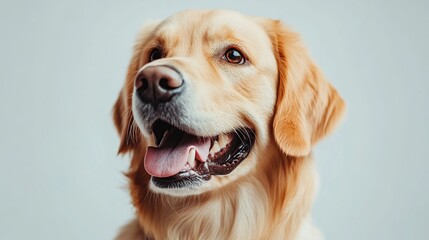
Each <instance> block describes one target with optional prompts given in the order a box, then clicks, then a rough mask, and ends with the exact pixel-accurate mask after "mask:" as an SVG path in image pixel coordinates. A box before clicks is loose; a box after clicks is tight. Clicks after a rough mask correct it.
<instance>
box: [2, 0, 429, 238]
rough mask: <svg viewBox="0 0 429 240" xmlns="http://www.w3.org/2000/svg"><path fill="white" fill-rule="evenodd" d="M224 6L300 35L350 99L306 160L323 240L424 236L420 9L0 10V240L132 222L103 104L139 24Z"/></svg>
mask: <svg viewBox="0 0 429 240" xmlns="http://www.w3.org/2000/svg"><path fill="white" fill-rule="evenodd" d="M188 8H226V9H233V10H237V11H240V12H243V13H246V14H250V15H259V16H265V17H270V18H277V19H282V20H284V22H285V23H287V24H288V25H289V26H291V27H292V28H294V29H295V30H296V31H298V32H300V33H301V35H302V36H303V39H304V40H305V43H306V45H307V46H308V48H309V49H310V52H311V54H312V56H313V58H314V59H315V61H316V62H317V64H318V65H319V66H320V67H321V68H322V69H323V71H324V73H325V75H326V76H327V77H328V78H329V79H330V81H331V82H332V83H333V85H334V86H336V88H337V89H338V91H339V92H340V93H341V95H342V96H343V97H344V99H345V100H346V102H347V116H346V118H345V120H344V121H343V123H342V124H341V126H340V127H339V128H338V129H336V131H335V132H334V134H332V135H331V136H329V137H328V138H326V139H325V140H324V141H322V142H321V143H320V144H318V145H317V147H316V149H315V151H314V156H315V159H316V162H317V165H318V169H319V172H320V178H321V187H320V191H319V195H318V197H317V199H316V202H315V205H314V209H313V213H314V221H315V223H316V224H317V225H318V226H319V227H320V228H321V230H322V231H323V232H324V234H325V236H326V239H332V240H336V239H339V240H344V239H347V240H362V239H377V240H378V239H391V240H396V239H398V240H399V239H407V240H408V239H412V240H419V239H422V240H423V239H429V159H428V151H429V144H428V143H429V141H428V137H429V127H428V124H429V107H428V105H429V97H428V93H429V92H428V90H429V84H428V82H429V79H428V75H429V71H428V69H429V66H428V64H429V47H428V44H429V26H428V25H429V14H428V9H429V4H428V2H427V1H405V0H402V1H387V0H386V1H371V0H365V1H363V0H362V1H339V0H336V1H318V0H312V1H311V0H304V1H259V2H257V1H244V0H241V1H226V0H222V1H220V0H218V1H198V0H193V1H180V2H179V1H164V0H156V1H136V0H134V1H112V0H94V1H83V0H79V1H53V0H50V1H47V0H40V1H29V0H28V1H21V0H15V1H4V0H1V2H0V84H1V85H0V116H1V118H0V239H4V240H16V239H62V240H67V239H112V238H113V237H114V236H115V234H116V232H117V230H118V228H119V227H120V226H121V225H122V224H124V223H125V222H126V221H127V220H129V219H130V218H131V217H132V214H133V208H132V206H131V204H130V199H129V197H128V193H127V191H126V188H125V186H126V179H125V177H124V176H123V175H122V173H121V172H123V171H126V169H127V166H128V158H127V157H118V156H116V150H117V146H118V137H117V135H116V131H115V129H114V127H113V124H112V121H111V107H112V105H113V103H114V101H115V99H116V97H117V95H118V92H119V89H120V87H121V86H122V84H123V81H124V77H125V72H126V67H127V64H128V61H129V58H130V56H131V48H132V45H133V41H134V38H135V36H136V33H137V31H138V30H139V28H140V26H141V25H142V23H143V22H144V21H145V20H148V19H163V18H165V17H167V16H169V15H170V14H172V13H175V12H177V11H180V10H182V9H188Z"/></svg>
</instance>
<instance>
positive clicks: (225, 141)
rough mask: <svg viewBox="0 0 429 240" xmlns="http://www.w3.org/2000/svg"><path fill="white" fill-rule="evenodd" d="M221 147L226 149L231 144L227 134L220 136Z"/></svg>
mask: <svg viewBox="0 0 429 240" xmlns="http://www.w3.org/2000/svg"><path fill="white" fill-rule="evenodd" d="M218 142H219V146H220V147H221V148H223V147H225V146H226V145H227V144H228V143H229V135H227V134H221V135H219V140H218Z"/></svg>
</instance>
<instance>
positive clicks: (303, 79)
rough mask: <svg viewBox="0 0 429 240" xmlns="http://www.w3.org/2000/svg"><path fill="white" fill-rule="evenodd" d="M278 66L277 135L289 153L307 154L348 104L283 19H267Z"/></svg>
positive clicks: (280, 144) (281, 146) (284, 149)
mask: <svg viewBox="0 0 429 240" xmlns="http://www.w3.org/2000/svg"><path fill="white" fill-rule="evenodd" d="M264 25H265V27H266V29H267V32H268V34H269V36H270V38H271V41H272V43H273V49H274V53H275V54H276V60H277V65H278V90H277V91H278V92H277V103H276V112H275V116H274V122H273V124H274V126H273V129H274V136H275V140H276V142H277V144H278V145H279V147H280V148H281V149H282V150H283V152H285V153H286V154H288V155H292V156H306V155H308V154H310V151H311V146H312V145H313V144H314V143H316V142H317V141H318V140H320V139H321V138H322V137H324V136H325V135H327V134H328V133H329V132H330V131H331V130H332V129H333V128H334V126H335V125H336V124H337V123H338V121H339V120H340V118H341V116H342V113H343V112H344V108H345V104H344V101H343V100H342V98H341V97H340V96H339V95H338V93H337V91H336V90H335V89H334V88H333V87H332V85H331V84H330V83H328V82H327V81H326V80H325V78H324V77H323V75H322V73H321V72H320V70H319V69H318V68H317V67H316V66H315V64H314V63H313V61H312V60H311V58H310V57H309V55H308V53H307V51H306V49H305V48H304V47H303V46H302V44H301V40H300V37H299V36H298V34H296V33H294V32H292V31H290V30H289V29H287V28H286V27H285V26H283V24H282V23H281V22H280V21H271V22H270V23H269V24H268V23H267V22H265V24H264Z"/></svg>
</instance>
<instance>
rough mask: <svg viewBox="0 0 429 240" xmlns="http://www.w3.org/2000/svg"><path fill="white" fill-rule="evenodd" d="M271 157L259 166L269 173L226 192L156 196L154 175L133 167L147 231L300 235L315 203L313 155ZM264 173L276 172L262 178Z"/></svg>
mask: <svg viewBox="0 0 429 240" xmlns="http://www.w3.org/2000/svg"><path fill="white" fill-rule="evenodd" d="M270 155H272V156H271V157H272V158H274V159H276V160H275V161H265V163H260V164H259V166H258V168H270V170H269V171H266V170H265V171H264V170H263V169H261V171H257V172H255V173H254V174H253V175H252V174H251V175H250V176H246V177H245V178H242V179H240V180H239V181H236V182H234V183H231V184H229V185H227V186H225V187H224V188H225V189H222V191H217V192H208V193H205V194H202V195H199V196H190V197H172V196H167V195H163V194H155V193H153V192H151V191H150V190H149V189H147V186H148V181H149V180H150V177H149V176H147V174H144V171H142V170H143V169H140V170H139V169H136V168H134V171H133V169H131V171H130V173H129V174H128V177H130V179H131V183H130V184H131V185H132V186H131V190H132V191H131V194H132V197H133V201H134V205H135V206H136V207H137V208H138V209H137V211H138V216H139V222H140V226H141V228H142V231H143V232H144V234H145V235H146V236H147V237H149V238H154V239H175V238H177V237H178V236H180V239H294V238H295V236H296V234H297V232H296V231H297V230H298V229H299V226H300V225H301V224H302V222H303V219H304V218H305V217H306V216H307V215H308V213H309V209H310V207H311V204H312V199H313V192H314V189H313V188H314V186H315V184H314V179H313V176H314V170H313V164H312V161H311V159H310V158H309V157H306V158H295V157H289V156H285V155H283V154H282V153H280V152H277V153H270ZM133 160H135V159H133ZM141 173H143V174H141ZM264 173H270V174H269V175H265V176H258V174H264ZM261 179H262V181H261ZM279 180H280V181H284V182H282V183H279V182H278V181H279ZM274 181H277V182H274ZM136 185H138V186H136ZM298 186H299V187H298ZM303 186H312V187H309V188H307V189H305V188H303ZM142 194H145V196H144V197H142V196H141V195H142ZM136 201H144V203H139V202H136ZM149 206H150V207H149ZM286 206H287V207H286ZM298 210H299V211H298ZM279 231H281V232H279ZM245 235H247V237H246V236H245Z"/></svg>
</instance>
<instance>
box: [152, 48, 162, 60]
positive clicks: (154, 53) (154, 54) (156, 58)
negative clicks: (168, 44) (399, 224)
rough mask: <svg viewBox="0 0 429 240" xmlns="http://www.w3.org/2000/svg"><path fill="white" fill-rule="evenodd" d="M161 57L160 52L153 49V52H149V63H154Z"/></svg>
mask: <svg viewBox="0 0 429 240" xmlns="http://www.w3.org/2000/svg"><path fill="white" fill-rule="evenodd" d="M162 57H163V56H162V52H161V50H159V49H158V48H154V49H153V50H152V52H150V58H149V59H150V61H151V62H152V61H155V60H158V59H161V58H162Z"/></svg>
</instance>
